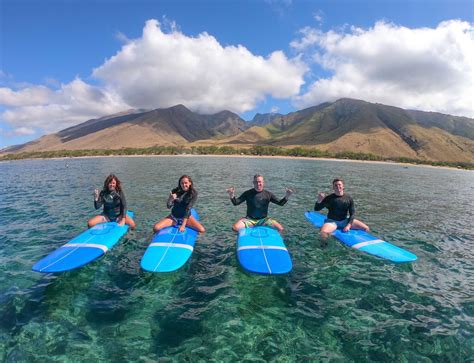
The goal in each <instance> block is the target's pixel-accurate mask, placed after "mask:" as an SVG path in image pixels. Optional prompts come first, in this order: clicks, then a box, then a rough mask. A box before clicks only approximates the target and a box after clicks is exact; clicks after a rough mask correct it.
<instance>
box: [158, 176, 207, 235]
mask: <svg viewBox="0 0 474 363" xmlns="http://www.w3.org/2000/svg"><path fill="white" fill-rule="evenodd" d="M197 194H198V193H197V191H196V189H194V185H193V181H192V179H191V177H189V176H188V175H183V176H182V177H181V178H179V181H178V187H177V188H174V189H173V190H171V192H170V195H169V197H168V201H167V203H166V206H167V207H168V208H171V213H170V214H169V215H168V216H167V217H166V218H164V219H162V220H161V221H159V222H157V223H156V224H155V225H154V226H153V231H154V232H158V231H159V230H161V229H163V228H165V227H170V226H173V225H175V226H176V225H180V227H179V231H180V232H184V229H185V228H186V226H188V227H191V228H192V229H195V230H196V231H198V232H199V233H204V232H205V231H206V230H205V228H204V227H203V226H202V224H201V223H199V222H198V221H197V220H196V218H194V217H193V216H192V215H191V208H192V207H193V205H194V203H195V202H196V199H197Z"/></svg>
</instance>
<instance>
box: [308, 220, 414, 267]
mask: <svg viewBox="0 0 474 363" xmlns="http://www.w3.org/2000/svg"><path fill="white" fill-rule="evenodd" d="M305 216H306V218H307V219H308V220H309V221H310V222H311V223H312V224H313V225H314V226H315V227H318V228H321V227H322V226H323V224H324V221H325V220H326V216H325V215H324V214H321V213H318V212H306V213H305ZM333 236H334V237H336V238H337V239H338V240H339V241H341V242H342V243H344V244H345V245H346V246H349V247H352V248H355V249H356V250H359V251H362V252H366V253H368V254H371V255H374V256H377V257H381V258H384V259H386V260H390V261H392V262H413V261H416V259H417V257H416V255H414V254H413V253H411V252H409V251H407V250H404V249H403V248H400V247H397V246H394V245H392V244H391V243H388V242H387V241H384V240H381V239H379V238H377V237H374V236H373V235H371V234H370V233H368V232H365V231H363V230H358V229H351V230H349V231H348V232H343V231H342V230H341V229H336V230H335V231H334V233H333Z"/></svg>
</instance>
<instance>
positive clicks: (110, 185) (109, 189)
mask: <svg viewBox="0 0 474 363" xmlns="http://www.w3.org/2000/svg"><path fill="white" fill-rule="evenodd" d="M102 206H104V210H103V212H102V214H101V215H98V216H95V217H93V218H91V219H89V221H88V222H87V225H88V227H89V228H91V227H94V226H95V225H96V224H98V223H104V222H117V223H118V225H120V226H123V225H124V224H125V223H127V224H128V225H129V226H130V228H131V229H134V228H135V222H134V221H133V219H132V218H130V216H128V215H127V201H126V199H125V194H124V193H123V190H122V185H121V183H120V180H119V179H118V178H117V177H116V176H115V175H114V174H110V175H109V176H108V177H107V178H106V179H105V182H104V188H103V189H102V191H101V192H99V190H98V189H96V190H95V191H94V207H95V209H99V208H100V207H102Z"/></svg>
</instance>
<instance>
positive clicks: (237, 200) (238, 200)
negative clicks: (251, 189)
mask: <svg viewBox="0 0 474 363" xmlns="http://www.w3.org/2000/svg"><path fill="white" fill-rule="evenodd" d="M246 200H247V192H243V193H242V195H241V196H240V197H238V198H236V197H235V196H234V197H233V198H231V199H230V201H231V202H232V204H233V205H239V204H241V203H243V202H245V201H246Z"/></svg>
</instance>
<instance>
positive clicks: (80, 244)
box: [63, 243, 109, 253]
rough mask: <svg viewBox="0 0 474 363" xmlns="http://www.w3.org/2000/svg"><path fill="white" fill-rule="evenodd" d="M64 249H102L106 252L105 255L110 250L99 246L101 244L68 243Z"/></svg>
mask: <svg viewBox="0 0 474 363" xmlns="http://www.w3.org/2000/svg"><path fill="white" fill-rule="evenodd" d="M63 247H90V248H98V249H101V250H102V251H104V253H106V252H107V251H108V250H109V248H108V247H107V246H104V245H99V244H96V243H67V244H65V245H64V246H63Z"/></svg>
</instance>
